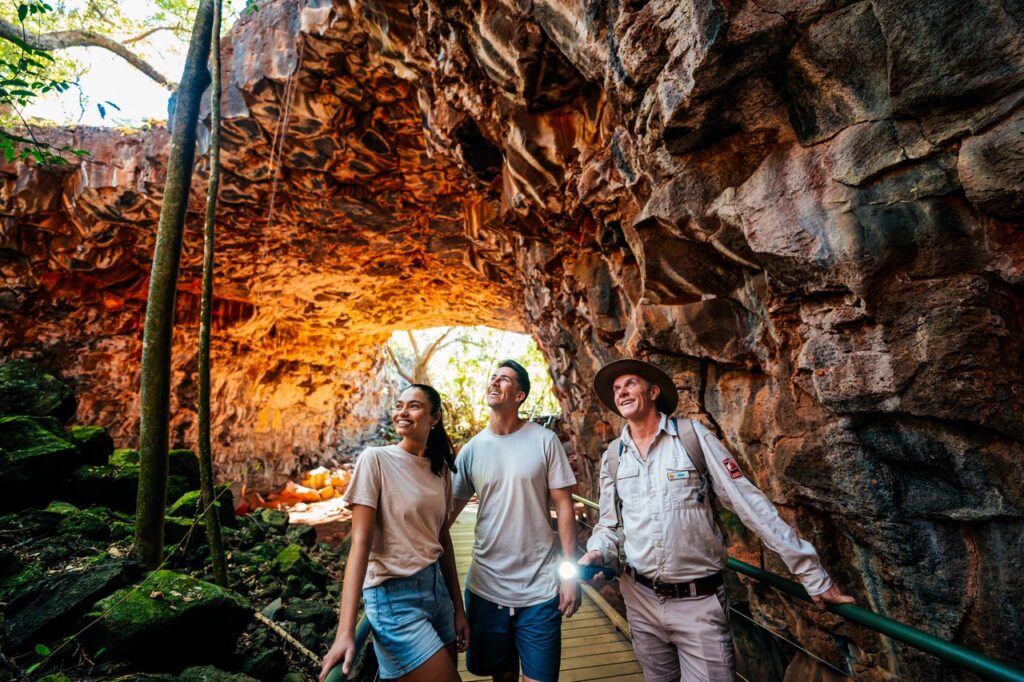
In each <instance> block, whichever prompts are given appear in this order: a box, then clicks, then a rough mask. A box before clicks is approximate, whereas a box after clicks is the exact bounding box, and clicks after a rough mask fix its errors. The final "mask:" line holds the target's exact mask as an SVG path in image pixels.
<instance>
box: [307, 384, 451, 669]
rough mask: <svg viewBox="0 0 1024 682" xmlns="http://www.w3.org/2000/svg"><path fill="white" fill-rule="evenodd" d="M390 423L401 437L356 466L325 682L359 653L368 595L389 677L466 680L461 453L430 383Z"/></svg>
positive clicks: (413, 391) (409, 396) (409, 393)
mask: <svg viewBox="0 0 1024 682" xmlns="http://www.w3.org/2000/svg"><path fill="white" fill-rule="evenodd" d="M391 421H392V423H393V424H394V425H395V431H396V432H397V433H398V435H399V436H401V438H402V440H401V441H400V442H399V443H398V444H397V445H388V446H385V447H370V448H367V449H366V450H364V451H363V453H362V454H361V455H360V456H359V458H358V459H357V460H356V466H355V470H354V471H353V472H352V482H351V483H350V484H349V487H348V490H347V491H346V493H345V496H344V500H345V502H346V503H347V504H348V506H349V507H350V508H351V510H352V548H351V550H350V551H349V556H348V566H347V567H346V568H345V580H344V583H343V585H342V592H341V613H340V616H339V623H338V634H337V636H336V637H335V639H334V644H332V645H331V649H330V651H328V652H327V655H326V656H324V663H323V669H322V670H321V671H320V682H324V680H326V678H327V675H328V673H329V672H330V670H331V669H332V668H333V667H334V666H336V665H338V664H339V663H341V666H342V668H341V669H342V672H343V673H345V674H346V675H347V674H348V673H349V670H350V669H351V666H352V661H353V660H354V658H355V655H356V648H355V629H356V611H357V610H358V608H359V594H360V589H361V590H362V596H363V601H364V602H365V604H366V616H367V618H369V620H370V626H371V627H372V628H373V647H374V649H375V650H376V653H377V662H378V664H379V666H380V676H381V678H383V679H400V680H431V681H433V680H443V681H446V682H447V681H449V680H451V681H454V680H459V679H460V677H459V674H458V671H457V665H456V656H457V653H456V648H457V650H458V651H465V650H466V647H467V646H468V645H469V624H468V623H467V621H466V613H465V611H464V609H463V604H462V592H461V590H460V589H459V578H458V574H457V573H456V570H455V557H454V553H453V552H452V541H451V536H450V535H449V534H448V524H447V523H446V521H447V517H448V512H449V511H450V509H451V507H452V482H451V481H452V479H451V475H452V472H454V471H455V463H454V461H455V453H454V452H453V450H452V445H451V440H449V438H448V434H447V433H446V432H445V430H444V424H443V423H442V422H441V396H440V395H438V393H437V391H435V390H434V389H433V388H431V387H430V386H424V385H422V384H413V385H411V386H409V387H408V388H406V389H405V390H404V391H402V395H401V396H399V398H398V401H397V402H396V403H395V406H394V408H393V409H392V410H391Z"/></svg>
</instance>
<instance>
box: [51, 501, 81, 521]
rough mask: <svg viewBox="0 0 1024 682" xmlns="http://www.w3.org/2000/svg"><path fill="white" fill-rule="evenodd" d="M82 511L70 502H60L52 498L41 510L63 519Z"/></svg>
mask: <svg viewBox="0 0 1024 682" xmlns="http://www.w3.org/2000/svg"><path fill="white" fill-rule="evenodd" d="M80 511H82V510H81V509H79V508H78V507H76V506H75V505H73V504H71V503H70V502H61V501H60V500H54V501H53V502H51V503H50V504H48V505H46V509H44V510H43V513H44V514H53V515H54V516H55V517H56V518H58V519H63V518H64V517H66V516H68V515H70V514H77V513H78V512H80Z"/></svg>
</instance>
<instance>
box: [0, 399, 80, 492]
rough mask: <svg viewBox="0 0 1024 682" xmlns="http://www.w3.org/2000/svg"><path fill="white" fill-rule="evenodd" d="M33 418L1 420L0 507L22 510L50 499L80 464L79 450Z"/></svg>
mask: <svg viewBox="0 0 1024 682" xmlns="http://www.w3.org/2000/svg"><path fill="white" fill-rule="evenodd" d="M48 427H51V425H50V424H47V423H46V422H45V421H44V420H41V419H37V418H35V417H0V505H2V506H3V508H6V509H22V508H24V507H26V506H31V505H34V504H35V505H43V504H45V503H47V502H49V501H50V500H51V499H52V498H53V491H54V490H55V489H56V486H55V485H54V483H55V482H58V481H60V480H62V479H64V478H65V477H67V475H68V474H70V473H71V472H72V471H74V469H75V467H76V466H78V465H79V464H80V463H81V460H80V454H79V452H78V447H77V446H76V445H75V444H74V443H72V442H70V441H68V440H67V439H65V438H63V437H62V436H60V435H58V434H55V433H54V432H53V430H52V428H48Z"/></svg>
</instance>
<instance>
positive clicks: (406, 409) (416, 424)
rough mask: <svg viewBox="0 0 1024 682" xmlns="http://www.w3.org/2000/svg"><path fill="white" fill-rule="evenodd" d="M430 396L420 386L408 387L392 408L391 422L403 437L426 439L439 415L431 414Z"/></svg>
mask: <svg viewBox="0 0 1024 682" xmlns="http://www.w3.org/2000/svg"><path fill="white" fill-rule="evenodd" d="M430 410H431V405H430V397H429V396H428V395H427V394H426V393H424V392H423V391H422V390H420V389H418V388H407V389H405V390H404V391H402V395H400V396H398V400H397V401H395V405H394V407H392V408H391V423H392V424H394V425H395V432H396V433H397V434H398V435H399V436H401V437H402V438H406V437H409V438H413V439H415V440H420V441H423V440H426V439H427V435H428V434H429V433H430V427H432V426H433V425H434V423H435V422H436V421H437V417H438V415H432V414H430Z"/></svg>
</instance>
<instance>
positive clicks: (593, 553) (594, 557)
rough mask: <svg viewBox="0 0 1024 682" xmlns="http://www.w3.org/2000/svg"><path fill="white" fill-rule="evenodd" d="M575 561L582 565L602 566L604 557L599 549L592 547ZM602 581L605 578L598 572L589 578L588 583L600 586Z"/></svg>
mask: <svg viewBox="0 0 1024 682" xmlns="http://www.w3.org/2000/svg"><path fill="white" fill-rule="evenodd" d="M577 563H579V564H582V565H584V566H604V559H603V558H602V557H601V552H600V551H598V550H596V549H592V550H590V551H589V552H587V553H586V554H584V555H583V556H581V557H580V558H579V561H578V562H577ZM604 582H605V579H604V574H603V573H598V574H596V575H595V576H594V577H593V578H591V579H590V584H591V585H593V586H594V587H601V585H603V584H604Z"/></svg>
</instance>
